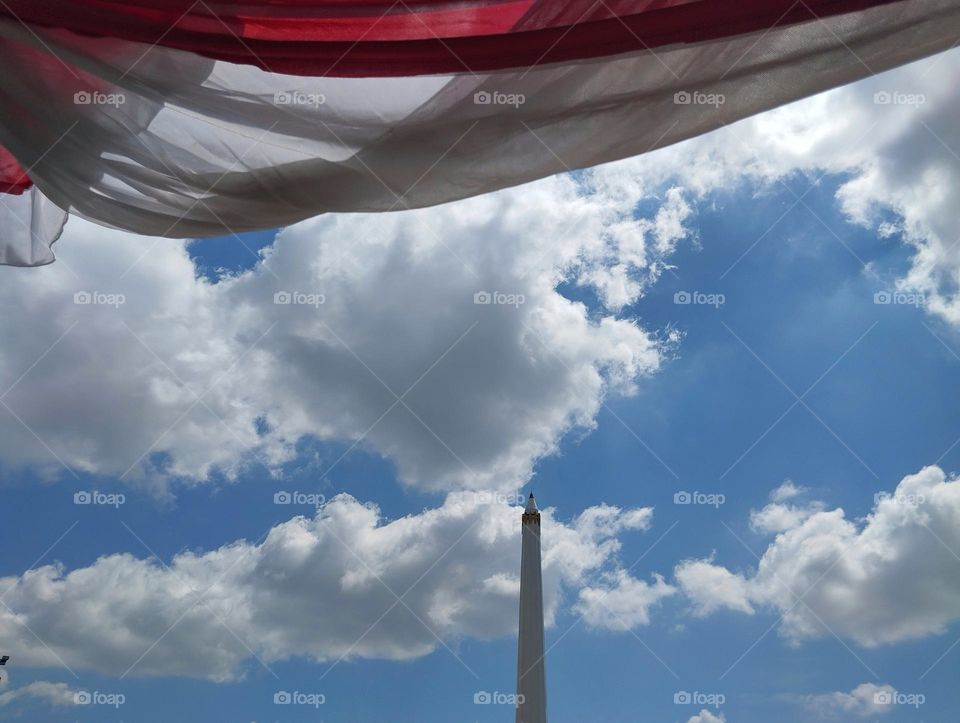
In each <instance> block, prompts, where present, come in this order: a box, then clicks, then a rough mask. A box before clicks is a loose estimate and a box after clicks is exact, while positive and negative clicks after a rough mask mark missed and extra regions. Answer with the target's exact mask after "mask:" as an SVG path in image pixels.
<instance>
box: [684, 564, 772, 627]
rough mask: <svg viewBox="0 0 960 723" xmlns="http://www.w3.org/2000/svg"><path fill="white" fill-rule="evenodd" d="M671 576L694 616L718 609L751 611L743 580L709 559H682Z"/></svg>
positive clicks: (745, 582)
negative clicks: (684, 596)
mask: <svg viewBox="0 0 960 723" xmlns="http://www.w3.org/2000/svg"><path fill="white" fill-rule="evenodd" d="M674 575H675V576H676V579H677V584H678V585H679V586H680V588H681V589H682V590H683V593H684V595H686V596H687V598H688V599H689V600H690V602H691V603H692V604H693V614H694V615H696V616H697V617H706V616H707V615H710V614H711V613H714V612H716V611H717V610H721V609H728V610H737V611H739V612H742V613H750V614H752V613H753V606H752V605H751V604H750V594H749V587H748V584H747V581H746V580H744V579H743V578H742V577H741V576H739V575H735V574H734V573H732V572H730V571H729V570H727V569H725V568H722V567H718V566H717V565H714V564H713V563H712V562H711V561H709V560H685V561H684V562H682V563H680V564H679V565H678V566H677V568H676V570H675V571H674Z"/></svg>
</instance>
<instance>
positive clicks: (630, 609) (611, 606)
mask: <svg viewBox="0 0 960 723" xmlns="http://www.w3.org/2000/svg"><path fill="white" fill-rule="evenodd" d="M674 593H676V588H674V587H673V586H672V585H668V584H667V583H666V581H664V579H663V577H662V576H660V575H654V576H653V582H649V583H648V582H644V581H643V580H637V579H636V578H635V577H633V576H632V575H630V574H629V573H628V572H627V571H626V570H617V571H615V572H614V573H612V574H611V575H610V580H608V581H606V583H605V584H601V585H598V586H594V587H586V588H584V589H583V590H581V591H580V600H579V601H578V603H577V606H576V609H577V611H578V612H579V613H580V614H581V615H582V616H583V619H584V622H586V623H587V625H589V626H590V627H594V628H603V629H607V630H632V629H633V628H635V627H638V626H642V625H649V624H650V611H651V609H652V608H654V607H655V606H656V605H657V604H658V603H659V602H660V601H661V600H663V599H664V598H667V597H670V596H671V595H673V594H674Z"/></svg>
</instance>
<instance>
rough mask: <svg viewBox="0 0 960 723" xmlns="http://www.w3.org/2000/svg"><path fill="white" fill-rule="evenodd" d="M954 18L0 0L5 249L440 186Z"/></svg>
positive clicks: (413, 1)
mask: <svg viewBox="0 0 960 723" xmlns="http://www.w3.org/2000/svg"><path fill="white" fill-rule="evenodd" d="M958 38H960V3H957V2H956V0H793V1H790V0H739V1H738V2H735V3H733V2H729V0H405V1H404V0H396V1H395V2H393V3H392V4H391V3H390V2H387V0H234V1H232V2H227V1H225V0H194V1H192V2H191V0H152V1H151V2H147V0H132V1H130V0H126V1H124V2H121V1H120V0H4V2H3V3H0V60H2V62H3V68H4V70H3V73H2V74H0V100H2V104H3V105H2V107H3V112H2V115H0V146H2V147H3V148H0V192H2V191H6V193H0V206H2V207H3V210H0V221H4V222H3V223H2V225H0V263H8V264H9V263H17V264H21V265H38V264H42V263H48V262H49V261H50V260H51V259H52V252H51V251H50V248H49V247H50V244H51V243H52V241H53V240H55V237H56V235H58V234H59V231H60V229H61V228H62V225H63V218H64V215H63V214H64V212H69V213H74V214H77V215H79V216H82V217H84V218H87V219H89V220H92V221H95V222H97V223H100V224H102V225H105V226H110V227H116V228H122V229H126V230H129V231H133V232H136V233H142V234H150V235H157V236H172V237H203V236H217V235H223V234H227V233H239V232H242V231H249V230H255V229H263V228H272V227H277V226H283V225H287V224H290V223H293V222H295V221H299V220H302V219H304V218H308V217H310V216H314V215H317V214H319V213H324V212H330V211H352V212H356V211H391V210H399V209H404V208H415V207H423V206H428V205H432V204H437V203H443V202H447V201H453V200H456V199H460V198H465V197H468V196H472V195H476V194H480V193H485V192H488V191H492V190H495V189H499V188H504V187H508V186H513V185H516V184H520V183H524V182H527V181H530V180H533V179H536V178H541V177H543V176H546V175H550V174H553V173H558V172H562V171H566V170H573V169H578V168H584V167H588V166H591V165H596V164H598V163H603V162H606V161H611V160H615V159H620V158H624V157H628V156H633V155H637V154H641V153H644V152H646V151H649V150H652V149H655V148H659V147H662V146H665V145H669V144H671V143H675V142H677V141H680V140H683V139H686V138H690V137H692V136H695V135H698V134H701V133H704V132H706V131H709V130H713V129H716V128H718V127H721V126H723V125H726V124H729V123H731V122H733V121H736V120H738V119H741V118H744V117H746V116H749V115H752V114H754V113H758V112H760V111H763V110H767V109H769V108H772V107H775V106H777V105H780V104H783V103H786V102H789V101H792V100H795V99H797V98H800V97H803V96H806V95H810V94H813V93H816V92H819V91H822V90H825V89H828V88H831V87H834V86H837V85H840V84H843V83H847V82H851V81H854V80H857V79H859V78H862V77H865V76H867V75H869V74H871V73H876V72H880V71H883V70H887V69H889V68H891V67H894V66H896V65H899V64H902V63H905V62H909V61H911V60H915V59H917V58H920V57H923V56H926V55H930V54H933V53H936V52H939V51H941V50H945V49H947V48H949V47H951V46H952V45H953V44H955V43H956V41H957V39H958ZM31 184H35V185H34V186H33V187H31ZM11 219H18V220H19V221H20V222H21V223H20V224H18V223H16V221H11ZM6 221H10V222H6Z"/></svg>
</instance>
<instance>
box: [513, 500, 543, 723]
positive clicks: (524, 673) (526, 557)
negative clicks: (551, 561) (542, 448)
mask: <svg viewBox="0 0 960 723" xmlns="http://www.w3.org/2000/svg"><path fill="white" fill-rule="evenodd" d="M521 529H522V532H521V539H522V550H523V551H522V554H521V558H520V629H519V632H518V635H517V720H516V723H547V682H546V675H545V672H544V665H543V655H544V652H543V582H542V580H541V574H540V512H539V510H537V503H536V501H535V500H534V499H533V493H531V494H530V498H529V499H528V500H527V507H526V509H525V510H524V511H523V518H522V524H521Z"/></svg>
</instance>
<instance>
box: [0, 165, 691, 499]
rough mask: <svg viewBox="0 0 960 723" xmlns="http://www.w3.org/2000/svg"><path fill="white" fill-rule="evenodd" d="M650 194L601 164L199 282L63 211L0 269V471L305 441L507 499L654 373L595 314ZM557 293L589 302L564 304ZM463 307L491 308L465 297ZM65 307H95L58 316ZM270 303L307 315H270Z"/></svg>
mask: <svg viewBox="0 0 960 723" xmlns="http://www.w3.org/2000/svg"><path fill="white" fill-rule="evenodd" d="M590 184H596V185H597V187H599V188H602V192H601V191H600V190H597V188H595V187H593V186H591V185H590ZM651 192H652V191H650V190H644V189H643V188H641V187H639V186H637V184H636V183H634V182H633V181H632V180H630V179H624V178H621V177H619V176H617V175H616V174H611V173H610V172H609V171H606V170H603V169H601V170H598V171H597V172H596V173H595V174H593V175H592V176H589V175H588V177H587V178H586V180H584V181H583V182H582V183H580V182H577V181H574V180H573V179H572V178H570V177H557V178H552V179H547V180H544V181H541V182H538V183H535V184H531V185H528V186H525V187H523V188H522V189H513V190H509V191H504V192H501V193H497V194H493V195H490V196H485V197H482V198H476V199H471V200H468V201H464V202H460V203H457V204H452V205H447V206H441V207H436V208H430V209H423V210H418V211H411V212H399V213H391V214H379V215H378V214H366V215H364V214H354V215H348V214H336V215H328V216H323V217H319V218H316V219H313V220H310V221H307V222H304V223H301V224H298V225H296V226H293V227H290V228H288V229H286V230H284V231H282V232H281V233H280V234H279V236H278V238H277V240H276V243H275V245H274V246H273V247H272V248H271V249H269V250H268V252H267V254H266V259H265V261H264V262H263V263H261V264H259V265H257V267H256V268H255V269H253V270H252V271H250V272H249V273H245V274H242V275H239V276H238V277H236V278H230V279H226V280H223V281H221V282H220V283H218V284H211V283H208V282H207V281H205V280H204V279H202V278H197V276H196V270H195V269H194V267H193V264H192V263H191V261H190V258H189V256H188V254H187V251H186V246H185V244H184V243H183V242H178V241H172V240H157V239H146V238H139V237H135V236H131V235H129V234H125V233H121V232H117V231H111V230H106V229H102V228H99V227H95V226H92V225H90V224H87V223H84V222H83V221H81V220H78V219H72V220H71V221H70V223H69V225H68V229H67V232H66V234H65V236H64V238H63V240H62V241H61V242H60V243H59V245H58V255H59V259H60V261H59V262H58V263H57V264H54V265H53V266H51V267H47V268H43V269H33V270H22V269H9V268H7V269H2V270H0V274H2V276H3V279H2V281H3V283H2V284H0V303H2V304H3V307H4V308H5V309H7V310H8V313H5V314H3V315H2V317H0V334H2V335H3V337H4V339H6V340H7V343H6V345H5V353H4V354H3V355H0V379H2V380H3V381H4V387H3V388H0V393H3V392H5V391H6V389H7V387H8V386H12V389H11V390H10V391H9V394H7V395H6V396H4V397H3V401H4V402H5V404H7V405H8V406H9V411H8V410H7V409H4V408H0V458H2V459H3V460H4V462H5V463H6V464H7V465H8V466H10V467H16V466H18V465H31V466H40V467H42V469H43V471H44V473H46V474H48V475H55V474H60V473H62V472H63V470H62V468H61V465H60V463H59V462H58V461H57V458H59V459H60V460H62V461H63V463H64V464H66V465H68V466H69V467H70V468H74V469H77V470H83V471H88V472H92V473H95V474H101V475H106V476H118V475H122V474H124V473H127V474H126V479H134V480H138V481H140V482H141V483H154V484H160V483H162V482H163V480H164V479H165V478H168V477H184V478H187V479H190V480H196V479H203V478H205V477H207V475H208V474H210V472H211V471H212V470H219V471H220V472H223V473H224V474H226V475H228V476H232V475H235V474H236V473H237V471H238V470H239V469H240V468H241V467H242V466H243V465H244V464H253V463H255V462H253V461H252V460H254V459H256V460H262V461H265V462H266V464H267V465H268V466H269V467H271V468H275V467H276V465H278V464H281V463H283V462H284V461H286V460H289V459H290V457H291V455H292V454H293V449H294V445H295V444H296V442H297V441H298V440H299V439H302V438H303V437H304V436H305V435H314V436H316V437H319V438H321V439H323V440H334V441H339V442H344V443H346V444H351V443H357V444H359V445H360V448H361V449H366V450H369V451H371V452H373V453H375V454H379V455H383V456H385V457H387V458H388V459H390V460H391V461H392V462H393V463H394V464H395V465H396V467H397V469H398V473H399V476H400V478H401V479H402V480H403V481H405V482H407V483H410V484H414V485H420V486H422V487H427V488H433V489H440V490H447V489H455V488H472V489H486V488H490V487H494V486H497V487H500V488H502V489H513V488H515V487H516V486H517V485H518V484H520V483H522V482H524V481H525V480H526V479H527V478H528V477H529V475H530V473H531V469H532V467H533V465H534V463H535V462H536V461H537V460H538V459H540V458H541V457H543V456H545V455H549V454H551V453H553V452H555V451H556V449H557V445H558V443H559V440H560V439H561V438H562V437H563V436H564V435H565V434H566V433H567V432H569V431H570V430H573V429H581V430H588V429H591V428H592V427H593V426H594V424H595V417H596V415H597V413H598V411H599V409H600V405H601V404H602V403H603V400H604V399H605V397H606V396H607V395H608V394H616V393H622V394H630V393H632V392H633V390H634V385H635V383H636V381H637V380H638V378H640V377H642V376H644V375H648V374H651V373H653V372H654V371H656V370H657V368H658V366H659V364H660V361H661V351H662V348H663V343H662V341H661V340H660V339H658V338H656V337H655V335H653V334H651V333H649V332H647V331H645V330H643V329H641V328H640V327H639V326H638V325H637V324H636V323H635V322H634V321H632V320H630V319H625V318H618V317H617V316H616V312H617V310H618V309H620V307H622V306H623V305H625V304H629V303H632V302H634V301H636V300H637V298H638V297H639V296H640V294H642V293H643V290H644V289H645V288H646V287H647V286H648V285H649V284H650V283H652V282H653V281H655V280H656V278H657V277H658V275H659V274H660V272H661V270H662V268H663V262H662V260H661V259H662V257H663V256H665V255H667V254H669V253H670V251H671V250H672V249H673V247H674V246H675V244H676V243H677V242H678V241H679V240H680V238H681V237H682V236H683V234H684V226H683V223H684V220H685V219H686V218H687V216H688V215H689V214H690V209H689V207H688V206H687V205H686V203H685V201H684V197H683V194H682V193H681V192H680V191H676V190H673V191H669V192H667V193H666V195H665V197H664V198H663V200H662V207H661V209H660V212H659V213H658V214H656V216H655V218H654V219H652V220H643V219H640V220H634V219H633V217H632V213H633V210H634V208H635V207H636V205H637V203H638V202H639V201H640V200H641V199H642V198H645V197H647V196H648V195H649V193H651ZM562 281H571V282H574V283H580V284H584V285H591V286H593V287H595V288H596V289H597V291H598V292H599V295H600V296H601V298H602V299H604V300H605V301H606V303H607V307H606V308H605V309H603V308H601V309H593V310H589V311H588V309H587V308H586V307H585V306H584V305H583V304H580V303H573V302H571V301H569V300H567V299H566V298H564V297H563V296H561V295H560V294H559V293H558V291H557V286H558V284H559V283H561V282H562ZM484 291H485V292H489V293H492V292H500V294H503V295H510V298H509V299H507V300H508V301H510V302H511V303H510V304H499V303H492V304H487V305H482V304H481V305H477V304H475V303H474V295H475V294H476V293H479V292H484ZM83 292H87V293H92V292H100V294H101V296H97V297H94V299H95V300H96V299H99V300H101V301H104V302H105V303H103V304H86V305H75V304H74V303H73V302H74V294H76V293H83ZM284 292H300V293H301V294H304V295H305V296H302V297H298V299H299V300H301V301H306V302H313V301H315V302H318V305H311V304H310V303H308V304H296V303H293V304H275V303H274V298H275V294H278V293H281V294H282V293H284ZM310 294H312V295H314V296H313V297H310V296H308V295H310ZM108 295H113V296H108ZM121 297H122V300H123V301H124V302H125V303H123V304H122V305H120V306H119V308H113V307H111V306H110V302H111V301H117V300H120V299H121ZM504 298H505V297H504ZM321 300H322V301H323V302H324V303H322V304H319V302H320V301H321ZM497 300H501V299H497ZM513 302H519V303H513ZM58 339H59V341H58ZM51 347H53V348H52V349H51ZM38 360H39V361H38ZM395 395H397V396H400V397H402V401H401V402H398V401H397V396H395ZM198 397H201V400H200V401H198ZM18 417H19V419H18ZM258 420H260V421H259V422H258ZM264 421H265V424H264ZM258 426H259V429H260V432H261V433H260V434H258V431H257V429H258ZM331 461H332V460H331ZM128 470H129V472H128Z"/></svg>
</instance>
